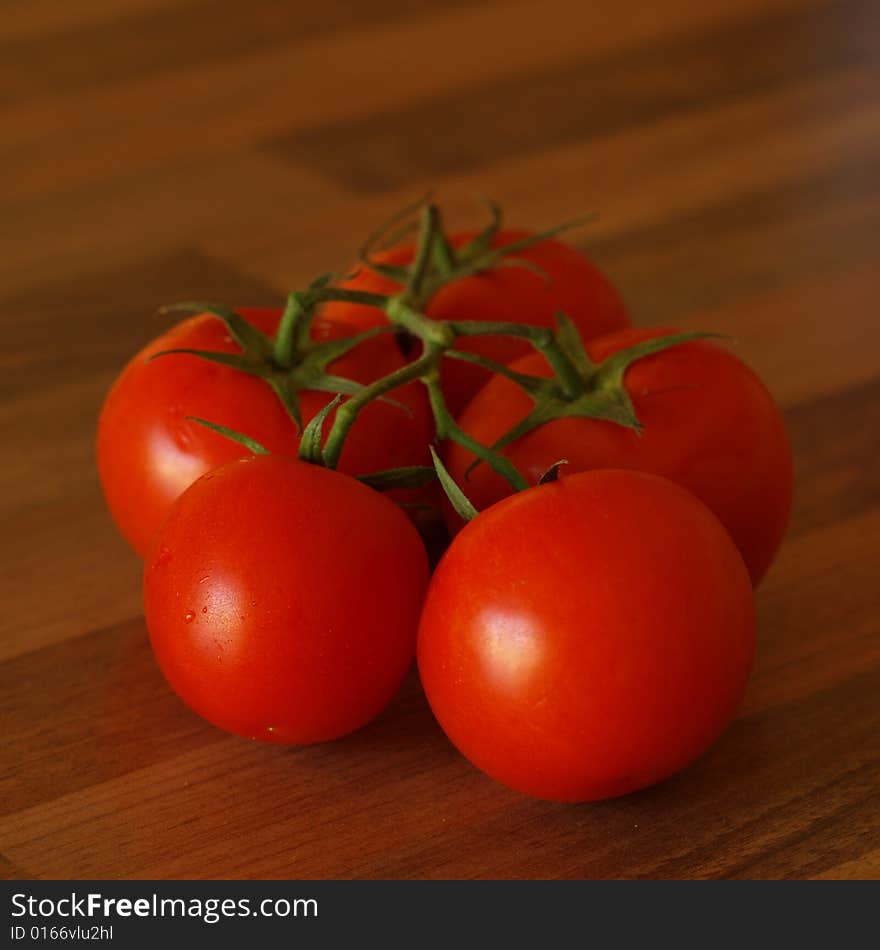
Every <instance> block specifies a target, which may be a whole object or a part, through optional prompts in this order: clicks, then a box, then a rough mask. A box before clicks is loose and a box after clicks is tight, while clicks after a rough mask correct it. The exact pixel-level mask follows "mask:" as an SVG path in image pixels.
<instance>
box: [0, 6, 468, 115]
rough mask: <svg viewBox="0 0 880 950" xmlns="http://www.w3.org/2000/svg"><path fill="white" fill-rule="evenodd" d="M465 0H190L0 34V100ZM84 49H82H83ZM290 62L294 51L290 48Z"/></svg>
mask: <svg viewBox="0 0 880 950" xmlns="http://www.w3.org/2000/svg"><path fill="white" fill-rule="evenodd" d="M467 2H468V0H444V2H443V3H442V4H440V3H439V2H437V0H420V3H419V4H417V5H414V4H412V3H410V2H408V0H358V2H357V3H350V2H347V0H322V2H321V3H290V2H289V0H260V2H259V3H239V2H235V0H231V2H230V0H197V2H188V3H180V4H177V5H172V6H168V7H167V8H161V9H158V10H142V11H138V12H137V14H135V15H126V12H125V4H124V3H122V4H120V5H119V13H118V15H117V16H116V17H114V18H113V19H112V20H108V21H103V22H101V23H98V24H88V25H85V26H81V27H77V28H75V29H69V30H64V31H61V32H58V33H54V34H50V35H48V36H39V35H38V36H37V37H35V38H27V39H15V40H8V41H6V42H0V104H2V103H9V104H11V103H13V102H14V103H17V104H21V103H22V102H26V101H30V100H37V99H40V98H45V97H49V96H51V95H56V94H64V95H68V94H70V93H72V92H87V91H89V90H93V89H95V88H98V87H101V86H105V85H115V84H120V83H123V82H126V81H130V80H133V79H146V78H149V77H153V76H157V75H160V74H164V73H170V72H174V71H175V70H181V69H191V68H192V67H194V66H197V65H199V64H205V65H210V64H212V63H215V62H219V61H221V60H223V59H226V58H229V57H236V56H249V55H254V54H256V53H259V52H260V51H261V50H272V49H274V48H277V47H280V46H284V45H287V44H291V43H299V42H309V41H310V40H313V39H317V38H319V37H322V36H327V35H329V34H333V33H337V32H340V31H353V30H357V29H365V28H369V27H371V26H375V25H376V24H381V23H386V22H390V21H395V20H404V19H407V18H409V17H412V16H417V15H419V13H421V12H422V11H423V10H425V9H430V8H431V7H434V6H437V7H439V6H442V7H443V9H454V8H455V7H457V6H462V5H464V4H465V3H467ZM85 49H87V50H88V51H89V54H88V55H83V50H85ZM291 68H292V69H295V68H296V66H295V55H293V54H292V55H291Z"/></svg>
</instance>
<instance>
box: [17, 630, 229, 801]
mask: <svg viewBox="0 0 880 950" xmlns="http://www.w3.org/2000/svg"><path fill="white" fill-rule="evenodd" d="M72 671H75V673H73V674H72ZM35 684H39V688H38V689H37V688H35ZM0 714H2V718H3V722H4V734H5V738H4V741H5V742H8V743H9V747H10V748H14V749H16V750H18V751H17V754H16V757H15V759H14V760H8V759H7V760H5V761H4V762H3V766H2V769H3V770H2V772H0V809H2V814H4V815H7V814H10V813H14V812H16V811H18V810H19V809H23V808H28V807H31V806H34V805H39V804H41V803H42V802H45V801H47V800H51V799H54V798H58V797H59V796H62V795H66V794H69V793H71V792H76V791H79V790H80V789H84V788H89V787H90V786H93V785H97V784H99V783H100V782H103V781H106V780H108V779H111V778H114V777H116V776H118V775H123V774H125V773H127V772H131V771H133V770H135V769H139V768H143V767H144V766H147V765H150V764H151V763H154V762H157V761H160V760H161V759H163V758H167V757H168V756H169V755H173V754H178V753H182V752H185V751H187V750H188V749H193V748H198V747H200V746H203V745H205V744H206V743H208V742H211V741H216V740H217V739H218V738H219V737H220V735H221V734H220V733H219V732H217V731H216V730H214V729H213V728H212V727H211V726H209V725H208V724H207V723H205V722H203V721H202V720H201V719H199V718H198V717H197V716H195V715H194V714H192V713H190V712H189V711H188V710H187V709H186V708H185V707H184V706H183V705H182V704H181V703H180V701H179V700H178V699H177V698H176V697H175V696H174V694H173V693H172V692H171V690H170V689H169V688H168V686H167V685H166V684H165V681H164V679H163V678H162V674H161V673H160V671H159V669H158V667H157V666H156V664H155V661H154V660H153V656H152V652H151V650H150V645H149V641H148V639H147V634H146V630H145V628H144V623H143V620H142V619H141V618H138V619H136V620H132V621H129V622H127V623H122V624H119V625H117V626H114V627H112V628H110V629H107V630H100V631H96V632H94V633H90V634H88V635H86V636H81V637H75V638H73V639H71V640H67V641H65V642H64V643H60V644H56V645H54V646H51V647H46V648H45V649H42V650H37V651H36V652H33V653H29V654H27V655H25V656H22V657H18V658H16V659H12V660H7V661H5V662H4V663H2V665H0Z"/></svg>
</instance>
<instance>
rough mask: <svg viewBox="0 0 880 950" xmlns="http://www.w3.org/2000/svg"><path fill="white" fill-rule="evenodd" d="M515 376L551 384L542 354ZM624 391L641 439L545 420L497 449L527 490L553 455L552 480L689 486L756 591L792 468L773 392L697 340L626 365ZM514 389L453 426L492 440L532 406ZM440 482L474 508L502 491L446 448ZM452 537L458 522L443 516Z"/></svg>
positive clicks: (598, 347)
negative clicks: (606, 472)
mask: <svg viewBox="0 0 880 950" xmlns="http://www.w3.org/2000/svg"><path fill="white" fill-rule="evenodd" d="M670 332H671V331H669V330H635V329H629V330H623V331H620V332H618V333H614V334H610V335H608V336H605V337H602V338H600V339H598V340H595V341H593V342H592V343H590V344H589V345H588V347H587V349H588V351H589V354H590V357H591V358H592V359H593V360H594V361H597V362H598V361H600V360H602V359H604V358H605V357H606V356H609V355H610V354H612V353H615V352H617V351H618V350H621V349H623V348H624V347H627V346H630V345H632V344H633V343H636V342H638V341H640V340H645V339H649V338H651V337H655V336H662V335H665V334H667V333H670ZM515 368H516V369H518V370H520V371H521V372H524V373H530V374H532V375H536V376H540V375H543V376H549V375H550V370H549V368H548V366H547V364H546V362H545V361H544V360H543V358H542V357H540V356H538V355H535V356H532V357H526V358H525V359H523V360H520V361H517V363H516V364H515ZM624 385H625V386H626V389H627V391H628V393H629V394H630V397H631V398H632V401H633V404H634V406H635V411H636V415H637V417H638V418H639V420H640V421H641V422H642V424H643V425H644V427H645V428H644V431H643V432H642V433H641V434H638V433H636V432H634V431H633V430H632V429H627V428H624V427H623V426H620V425H617V424H615V423H612V422H606V421H603V420H596V419H584V418H568V419H558V420H555V421H553V422H550V423H547V424H546V425H544V426H542V427H541V428H539V429H535V430H534V431H533V432H531V433H529V434H528V435H526V436H524V437H523V438H521V439H519V440H517V441H516V442H514V443H513V444H511V445H510V446H509V447H508V448H506V449H505V450H504V454H505V455H507V456H508V457H509V458H510V459H511V460H512V461H513V463H514V464H515V465H516V466H517V468H518V469H519V470H520V471H521V472H522V474H523V475H524V476H525V478H526V479H527V480H528V481H529V482H530V483H532V484H536V483H537V481H538V479H539V478H540V476H541V475H542V474H543V473H544V472H546V471H547V469H548V468H550V466H551V465H553V463H554V462H557V461H559V460H560V459H567V460H568V462H569V464H568V465H566V466H563V468H562V469H561V470H560V475H561V477H563V478H566V477H568V476H569V475H572V474H574V473H576V472H582V471H587V470H589V469H596V468H631V469H639V470H642V471H646V472H653V473H655V474H657V475H664V476H666V477H667V478H670V479H672V480H673V481H675V482H678V484H680V485H683V486H684V487H685V488H688V489H690V490H691V491H692V492H693V493H694V494H695V495H696V496H697V497H698V498H700V499H701V500H702V501H703V502H705V504H706V505H708V506H709V508H711V509H712V511H713V512H714V513H715V514H716V515H717V517H718V518H719V519H720V521H721V523H722V524H723V525H724V526H725V527H726V528H727V530H728V531H729V532H730V534H731V536H732V537H733V540H734V541H735V542H736V545H737V547H738V548H739V550H740V553H741V554H742V556H743V559H744V560H745V562H746V565H747V566H748V568H749V573H750V574H751V576H752V580H753V582H754V583H756V584H757V583H758V581H759V580H760V579H761V577H763V575H764V573H765V571H766V570H767V568H768V567H769V566H770V564H771V562H772V560H773V558H774V556H775V554H776V551H777V550H778V548H779V545H780V543H781V541H782V537H783V535H784V533H785V528H786V525H787V523H788V515H789V511H790V508H791V499H792V485H793V466H792V457H791V448H790V446H789V442H788V436H787V434H786V430H785V424H784V422H783V420H782V416H781V415H780V412H779V410H778V408H777V407H776V404H775V403H774V401H773V398H772V396H771V395H770V393H769V392H768V391H767V389H766V387H765V386H764V385H763V383H762V382H761V381H760V380H759V379H758V377H757V376H755V374H754V373H753V372H752V371H751V370H750V369H749V368H748V367H747V366H746V365H745V364H744V363H743V362H742V361H741V360H739V359H738V358H737V357H736V356H734V355H733V354H732V353H730V352H728V351H727V350H725V349H723V348H721V347H719V346H717V345H715V344H713V343H708V342H705V341H697V342H692V343H685V344H683V345H681V346H676V347H673V348H671V349H668V350H664V351H663V352H661V353H657V354H655V355H654V356H649V357H645V358H643V359H640V360H638V361H637V362H635V363H633V364H632V365H631V366H630V368H629V369H628V370H627V372H626V376H625V379H624ZM532 406H533V402H532V400H531V398H530V397H529V396H527V395H526V394H525V392H524V391H523V390H522V389H521V388H520V387H519V386H517V385H516V384H515V383H512V382H510V381H509V380H507V379H503V378H501V377H497V376H496V377H495V378H493V379H492V381H491V382H489V383H488V384H487V385H486V387H485V388H484V389H483V390H482V391H481V392H480V393H479V394H478V395H477V396H476V397H475V398H474V400H473V401H472V402H471V404H470V405H469V406H468V407H467V409H466V410H465V412H464V413H463V414H462V416H461V419H460V424H461V425H462V427H463V428H464V429H465V431H466V432H468V433H470V434H471V435H472V436H474V437H475V438H477V439H478V440H479V441H480V442H482V443H484V444H485V445H491V444H493V443H494V442H495V441H496V440H497V439H498V438H499V437H500V436H501V435H503V434H504V433H505V432H507V431H509V430H510V429H511V428H512V427H513V426H514V424H515V423H517V422H518V421H519V420H520V419H522V418H523V417H524V416H525V415H526V414H527V413H528V412H529V410H530V409H531V408H532ZM445 458H446V464H447V467H448V468H449V471H450V474H451V475H452V476H453V477H454V478H455V479H456V481H457V482H458V483H459V485H461V486H462V487H463V488H464V490H465V493H466V494H467V495H468V497H469V498H470V499H471V500H472V501H473V503H474V504H475V505H476V507H477V508H478V509H482V508H485V507H487V506H489V505H491V504H492V503H493V502H495V501H497V500H498V499H500V498H502V497H504V496H505V495H508V494H510V488H509V486H508V485H507V483H506V482H505V481H504V480H503V479H502V478H500V477H499V476H498V475H496V474H495V473H494V472H493V471H492V470H491V469H490V468H489V467H488V466H486V465H480V466H478V467H477V468H475V469H474V470H472V471H471V473H470V476H469V477H466V476H465V472H466V470H467V468H468V466H469V465H470V464H471V462H472V461H473V456H472V455H471V454H470V453H469V452H467V451H466V450H464V449H462V448H461V447H459V446H457V445H449V446H448V447H447V450H446V455H445ZM449 522H450V527H451V528H452V529H453V530H455V527H456V526H457V525H460V522H458V521H457V519H456V518H455V516H454V515H451V516H450V518H449Z"/></svg>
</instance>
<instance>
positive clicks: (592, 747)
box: [98, 215, 793, 801]
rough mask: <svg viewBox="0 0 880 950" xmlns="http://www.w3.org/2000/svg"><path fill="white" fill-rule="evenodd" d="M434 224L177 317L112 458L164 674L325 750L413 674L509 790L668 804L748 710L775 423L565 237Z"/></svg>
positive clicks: (464, 746) (214, 706)
mask: <svg viewBox="0 0 880 950" xmlns="http://www.w3.org/2000/svg"><path fill="white" fill-rule="evenodd" d="M433 220H434V219H432V218H431V217H430V215H428V216H427V217H426V218H424V219H423V228H422V231H421V232H420V237H419V240H418V241H417V242H416V243H415V244H413V245H401V246H396V247H393V248H391V249H387V250H384V251H381V252H380V253H378V254H376V255H373V256H372V257H371V258H370V260H369V263H368V264H367V265H365V266H363V267H361V269H360V270H359V271H358V272H357V273H356V274H355V276H353V277H350V278H348V279H347V280H345V281H342V282H341V283H339V284H332V283H330V282H329V280H328V279H325V278H322V279H320V280H319V281H317V282H316V283H315V284H314V285H312V288H310V290H309V291H308V292H303V293H301V294H299V295H291V298H290V300H289V301H288V307H287V308H278V309H269V308H264V309H242V310H239V311H237V312H235V313H234V314H232V315H230V314H231V312H229V311H226V310H225V309H216V308H215V309H212V310H210V311H209V312H204V313H200V314H198V315H196V316H194V317H191V318H189V319H187V320H184V321H183V322H181V323H179V324H178V325H177V326H175V327H173V328H172V329H171V330H170V331H168V332H167V333H166V334H164V335H163V336H161V337H160V338H158V339H157V340H155V341H154V342H153V343H151V344H150V345H149V346H147V347H146V348H145V349H144V350H143V351H141V353H139V354H138V355H137V356H136V357H135V358H134V359H133V360H132V361H131V362H130V363H129V364H128V366H127V367H126V368H125V369H124V371H123V372H122V374H121V376H120V377H119V378H118V380H117V381H116V383H115V384H114V386H113V388H112V390H111V392H110V393H109V395H108V397H107V400H106V402H105V405H104V408H103V411H102V414H101V418H100V422H99V428H98V465H99V470H100V475H101V479H102V484H103V487H104V491H105V495H106V498H107V503H108V506H109V508H110V511H111V513H112V515H113V517H114V519H115V520H116V522H117V524H118V526H119V528H120V531H121V532H122V534H123V535H124V536H125V537H126V538H127V540H128V541H129V542H130V544H131V545H132V547H134V549H135V550H136V551H137V552H138V553H139V554H141V555H142V556H143V557H144V558H145V567H144V607H145V614H146V620H147V627H148V629H149V634H150V638H151V642H152V645H153V649H154V652H155V655H156V659H157V661H158V663H159V666H160V667H161V669H162V671H163V673H164V674H165V676H166V678H167V680H168V682H169V683H170V684H171V686H172V687H173V689H174V690H175V691H176V692H177V693H178V695H179V696H180V697H181V698H182V699H183V700H184V701H185V702H186V703H187V704H188V705H189V706H190V707H191V708H192V709H193V710H195V711H196V712H197V713H199V714H200V715H201V716H203V717H204V718H205V719H207V720H208V721H210V722H212V723H214V724H215V725H217V726H219V727H221V728H223V729H225V730H228V731H229V732H232V733H235V734H238V735H241V736H245V737H249V738H253V739H260V740H264V741H267V742H277V743H312V742H320V741H325V740H330V739H334V738H337V737H340V736H343V735H345V734H347V733H349V732H352V731H353V730H355V729H358V728H360V727H361V726H363V725H364V724H366V723H367V722H369V721H370V720H371V719H372V718H373V717H375V716H376V715H377V714H378V713H379V712H380V711H381V710H382V709H384V708H385V706H386V705H387V704H388V703H389V701H390V700H391V698H392V697H393V696H394V694H395V692H396V691H397V689H398V688H399V686H400V684H401V682H402V680H403V679H404V677H405V676H406V674H407V672H408V671H409V670H410V668H411V666H412V664H413V660H414V659H416V658H417V661H418V669H419V673H420V676H421V681H422V685H423V688H424V691H425V695H426V697H427V700H428V702H429V704H430V706H431V709H432V710H433V712H434V714H435V716H436V718H437V720H438V721H439V723H440V724H441V726H442V727H443V729H444V730H445V732H446V733H447V735H448V736H449V738H450V739H451V741H452V742H453V743H454V744H455V745H456V746H457V747H458V748H459V749H460V750H461V752H462V753H463V754H464V755H465V756H466V757H467V758H468V759H469V760H470V761H471V762H472V763H474V764H475V765H476V766H477V767H479V768H480V769H482V770H483V771H485V772H486V773H488V774H489V775H490V776H492V777H493V778H495V779H497V780H499V781H501V782H503V783H505V784H507V785H509V786H510V787H512V788H514V789H518V790H520V791H522V792H525V793H528V794H531V795H534V796H537V797H541V798H547V799H553V800H560V801H588V800H596V799H601V798H607V797H610V796H615V795H621V794H625V793H627V792H630V791H633V790H635V789H638V788H643V787H645V786H648V785H651V784H653V783H655V782H658V781H660V780H661V779H663V778H665V777H667V776H669V775H671V774H673V773H674V772H676V771H678V770H680V769H681V768H683V767H684V766H686V765H687V764H688V763H689V762H691V761H692V760H693V759H694V758H696V757H697V756H699V755H700V754H701V753H702V752H703V751H705V750H706V749H707V748H708V747H709V745H711V743H712V742H714V741H715V739H716V738H717V737H718V736H719V735H720V733H721V732H722V731H723V729H724V728H725V727H726V726H727V724H728V723H729V722H730V720H731V718H732V717H733V715H734V713H735V710H736V708H737V705H738V703H739V701H740V699H741V697H742V694H743V692H744V690H745V686H746V682H747V680H748V676H749V672H750V668H751V663H752V657H753V652H754V644H755V618H754V606H753V593H752V590H753V585H754V584H757V582H758V581H759V580H760V578H761V577H762V576H763V574H764V572H765V571H766V570H767V568H768V566H769V565H770V563H771V561H772V559H773V557H774V555H775V553H776V550H777V548H778V546H779V544H780V542H781V539H782V535H783V533H784V530H785V526H786V521H787V517H788V509H789V506H790V503H791V492H792V479H793V475H792V464H791V453H790V449H789V446H788V441H787V437H786V433H785V428H784V425H783V423H782V420H781V417H780V414H779V411H778V409H777V408H776V406H775V404H774V402H773V400H772V398H771V397H770V395H769V393H768V391H767V390H766V388H765V387H764V386H763V384H762V383H761V382H760V381H759V380H758V379H757V377H755V375H754V374H753V373H752V372H751V371H750V370H749V369H748V368H747V367H746V366H745V365H744V364H743V363H742V362H741V361H740V360H739V359H737V357H735V356H734V355H732V354H731V353H730V352H729V351H728V350H727V349H725V348H724V346H723V345H721V344H719V343H718V342H716V341H709V340H708V339H695V338H693V335H690V336H687V337H684V336H681V337H680V336H678V335H675V334H673V332H672V331H646V330H634V329H631V328H629V326H628V324H629V320H628V316H627V314H626V310H625V308H624V306H623V303H622V302H621V299H620V296H619V295H618V293H617V292H616V290H615V289H614V287H613V286H612V285H611V284H610V282H609V281H608V280H607V278H606V277H605V276H604V275H603V274H602V273H601V272H600V271H599V270H598V269H597V268H596V267H595V266H594V265H593V264H592V263H591V262H590V261H588V260H587V259H586V258H585V257H584V256H583V255H581V254H580V253H579V252H577V251H576V250H575V249H573V248H572V247H570V246H569V245H567V244H565V243H564V242H562V241H561V240H557V239H555V238H553V237H546V236H542V235H530V234H529V233H528V232H516V231H502V230H500V228H499V227H497V226H496V227H493V228H490V229H487V231H486V232H481V233H462V234H457V235H452V236H450V237H448V238H447V237H446V236H445V235H443V233H442V231H437V230H436V229H434V228H435V226H434V224H432V221H433ZM424 221H427V222H428V223H427V224H425V223H424ZM508 254H509V256H508ZM560 311H561V312H562V313H564V314H565V316H562V315H560ZM490 324H491V325H490ZM530 351H531V352H530ZM339 394H341V395H339ZM435 449H436V450H435ZM432 456H433V458H434V459H435V464H436V472H437V475H438V476H439V480H438V479H435V480H433V482H431V483H428V478H429V477H430V476H431V475H432V471H431V470H430V469H429V467H428V466H429V465H430V461H431V458H432ZM562 463H564V464H562ZM441 485H442V486H443V488H445V489H446V494H447V496H448V497H444V495H443V493H442V492H441V490H440V486H441ZM380 489H385V490H384V491H383V490H380ZM431 508H434V509H440V508H442V509H443V515H444V517H445V520H446V523H447V525H448V531H449V536H451V537H452V540H451V542H449V541H448V538H447V543H448V548H447V549H446V550H445V553H442V557H440V559H439V563H438V564H437V566H436V568H435V570H434V571H433V575H432V573H431V570H430V568H429V557H428V554H427V553H426V547H425V541H424V535H425V530H424V529H425V525H426V524H427V523H428V521H426V519H425V517H424V511H425V509H431ZM477 511H479V513H477ZM466 521H467V523H465V522H466ZM437 523H442V521H440V522H438V521H435V522H434V525H435V527H436V524H437ZM420 529H422V536H420ZM435 546H436V543H435ZM434 553H439V552H436V551H435V552H434Z"/></svg>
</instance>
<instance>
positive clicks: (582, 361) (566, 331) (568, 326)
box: [555, 310, 596, 380]
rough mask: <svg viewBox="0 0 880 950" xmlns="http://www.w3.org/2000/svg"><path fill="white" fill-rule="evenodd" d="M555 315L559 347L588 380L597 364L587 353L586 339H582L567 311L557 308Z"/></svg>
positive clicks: (584, 378) (583, 377)
mask: <svg viewBox="0 0 880 950" xmlns="http://www.w3.org/2000/svg"><path fill="white" fill-rule="evenodd" d="M555 317H556V339H557V340H558V341H559V348H560V349H561V350H562V352H563V353H564V354H565V355H566V357H567V358H568V359H569V361H570V362H571V364H572V365H573V366H574V368H575V369H576V370H577V372H578V375H579V376H580V377H581V379H583V380H586V379H587V378H589V377H590V376H592V374H593V372H594V371H595V369H596V364H595V363H594V362H593V361H592V360H591V359H590V357H589V356H588V355H587V351H586V349H585V348H584V341H583V340H582V339H581V335H580V333H578V329H577V327H576V326H575V325H574V321H573V320H572V319H571V317H569V315H568V314H567V313H563V311H562V310H557V311H556V313H555Z"/></svg>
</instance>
